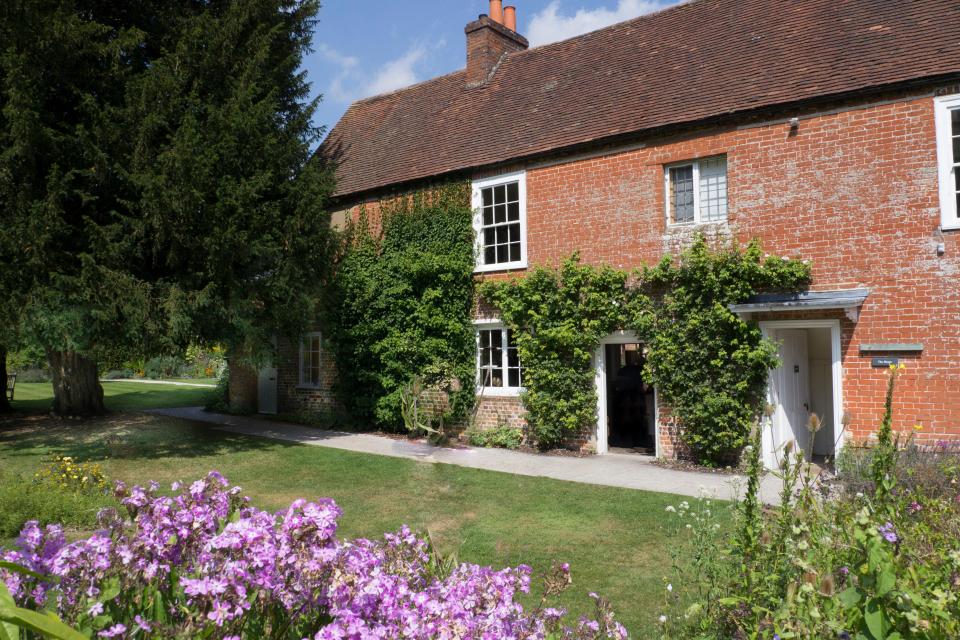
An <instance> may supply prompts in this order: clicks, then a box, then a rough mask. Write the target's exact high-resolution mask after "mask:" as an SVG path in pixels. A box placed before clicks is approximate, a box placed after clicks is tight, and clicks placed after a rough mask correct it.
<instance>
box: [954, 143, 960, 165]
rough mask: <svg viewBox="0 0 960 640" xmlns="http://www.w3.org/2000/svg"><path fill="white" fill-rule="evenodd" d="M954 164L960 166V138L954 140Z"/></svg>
mask: <svg viewBox="0 0 960 640" xmlns="http://www.w3.org/2000/svg"><path fill="white" fill-rule="evenodd" d="M953 163H954V164H960V137H956V138H954V139H953Z"/></svg>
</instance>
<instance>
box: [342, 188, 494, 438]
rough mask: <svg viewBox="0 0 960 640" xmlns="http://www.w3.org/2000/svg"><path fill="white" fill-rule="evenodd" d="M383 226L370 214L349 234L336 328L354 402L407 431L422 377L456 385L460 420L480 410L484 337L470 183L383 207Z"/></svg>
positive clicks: (382, 422) (365, 415) (452, 397)
mask: <svg viewBox="0 0 960 640" xmlns="http://www.w3.org/2000/svg"><path fill="white" fill-rule="evenodd" d="M380 212H381V215H382V230H381V231H380V233H376V234H375V233H374V232H372V231H371V230H370V228H369V225H368V224H367V218H366V215H365V213H363V214H362V215H361V219H360V222H359V223H358V224H356V225H352V226H351V227H350V228H349V229H348V230H347V231H346V233H345V234H344V237H343V239H342V241H343V245H342V255H341V258H340V261H339V264H338V265H337V269H336V275H335V277H334V280H333V293H332V300H331V303H330V304H329V305H328V309H329V314H328V316H327V318H326V324H327V326H328V331H327V334H328V336H329V339H330V343H331V345H332V348H333V352H334V354H335V357H336V360H337V363H338V365H339V366H338V372H339V385H340V386H339V392H340V396H341V398H342V400H343V403H344V405H345V406H346V407H347V409H348V410H349V411H350V413H351V414H352V415H353V416H354V417H355V419H357V420H358V421H360V422H367V423H369V422H370V421H373V422H374V423H376V424H377V425H378V426H380V427H381V428H384V429H389V430H399V429H401V428H402V427H403V421H402V416H401V396H402V390H403V388H404V386H405V385H407V384H408V383H409V382H410V381H411V380H412V378H413V377H415V376H421V377H422V378H424V380H425V381H426V383H427V384H428V385H433V384H435V383H437V381H438V380H441V379H443V380H446V381H448V382H449V388H448V390H447V391H448V393H449V406H450V414H451V416H452V417H463V416H465V415H466V413H467V412H468V411H469V409H470V408H471V407H472V406H473V401H474V383H473V380H474V375H475V372H474V367H475V348H476V345H475V341H474V333H473V326H472V324H471V320H470V311H471V308H472V305H473V296H474V285H473V269H474V255H473V227H472V220H473V212H472V211H471V208H470V186H469V184H466V183H456V184H450V185H445V186H441V187H438V188H437V189H434V190H431V191H429V192H421V193H418V194H416V195H414V196H412V197H402V198H398V199H396V200H393V201H390V202H383V203H381V207H380Z"/></svg>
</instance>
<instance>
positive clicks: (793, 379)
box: [763, 320, 843, 468]
mask: <svg viewBox="0 0 960 640" xmlns="http://www.w3.org/2000/svg"><path fill="white" fill-rule="evenodd" d="M763 330H764V333H765V334H766V335H767V337H768V338H770V339H771V340H773V341H774V342H776V343H777V345H778V350H779V357H780V362H781V365H780V366H779V367H778V368H777V369H774V370H773V371H771V372H770V403H771V404H772V405H773V406H774V408H775V411H774V414H773V417H772V420H771V422H772V424H771V425H770V427H769V429H768V431H767V432H766V433H764V439H763V440H764V447H763V448H764V452H763V453H764V461H765V463H766V465H767V466H768V467H771V468H775V467H777V466H778V461H779V460H780V459H782V457H783V448H784V446H785V445H786V444H787V443H788V442H790V441H793V442H794V444H795V446H796V447H798V448H799V449H800V450H802V451H803V454H804V457H805V458H806V459H807V460H811V461H813V462H817V463H820V464H823V463H824V462H828V461H832V460H833V459H834V458H835V457H836V454H837V451H838V450H839V448H840V446H841V444H842V436H843V433H842V429H840V428H838V425H839V424H840V415H841V410H840V409H841V399H840V398H841V396H840V366H841V365H840V327H839V323H838V322H836V321H830V320H825V321H807V322H799V321H798V322H770V323H763ZM812 427H816V428H815V429H814V428H812Z"/></svg>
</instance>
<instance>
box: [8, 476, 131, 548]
mask: <svg viewBox="0 0 960 640" xmlns="http://www.w3.org/2000/svg"><path fill="white" fill-rule="evenodd" d="M111 503H112V501H111V499H110V498H108V497H107V496H105V495H104V494H103V493H102V492H99V493H97V492H78V491H73V490H70V489H63V488H60V487H58V486H57V485H56V484H54V483H50V482H36V481H34V480H32V479H29V478H24V477H22V476H19V475H16V474H12V473H6V472H3V473H0V504H2V505H3V509H0V538H9V537H13V536H15V535H17V534H18V533H19V532H20V530H21V529H22V528H23V525H24V523H26V522H27V521H28V520H38V521H39V522H40V524H41V525H47V524H54V523H61V524H64V525H67V526H73V527H79V528H88V527H93V526H94V525H95V524H96V521H97V511H99V510H100V509H102V508H103V507H105V506H108V505H110V504H111Z"/></svg>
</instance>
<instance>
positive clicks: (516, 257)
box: [510, 242, 520, 262]
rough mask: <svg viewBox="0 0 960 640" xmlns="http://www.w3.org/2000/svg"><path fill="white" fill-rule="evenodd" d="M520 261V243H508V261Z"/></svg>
mask: <svg viewBox="0 0 960 640" xmlns="http://www.w3.org/2000/svg"><path fill="white" fill-rule="evenodd" d="M519 261H520V243H519V242H513V243H511V244H510V262H519Z"/></svg>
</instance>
